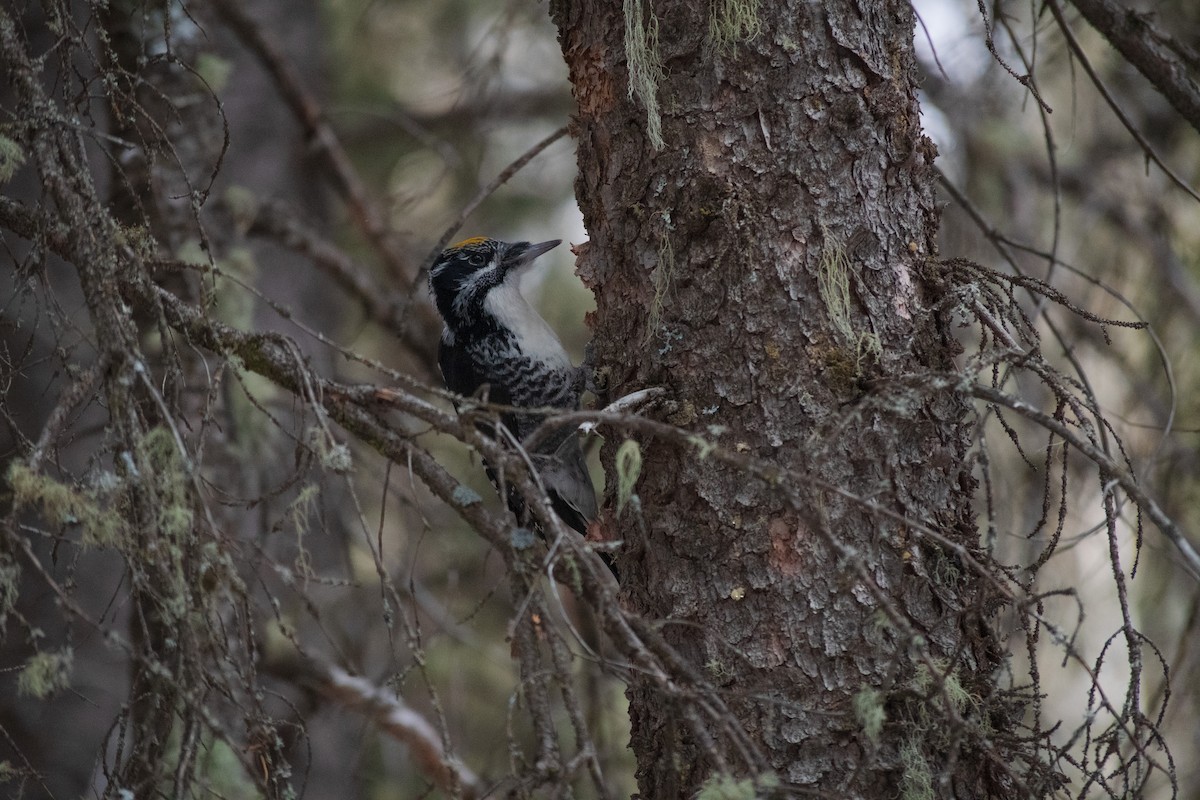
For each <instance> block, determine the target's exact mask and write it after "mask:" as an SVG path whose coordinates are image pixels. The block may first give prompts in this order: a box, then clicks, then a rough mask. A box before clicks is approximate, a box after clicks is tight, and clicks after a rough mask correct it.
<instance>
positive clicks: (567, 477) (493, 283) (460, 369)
mask: <svg viewBox="0 0 1200 800" xmlns="http://www.w3.org/2000/svg"><path fill="white" fill-rule="evenodd" d="M560 243H561V240H559V239H554V240H552V241H549V242H540V243H538V244H530V243H529V242H515V243H511V244H510V243H507V242H500V241H496V240H495V239H488V238H485V237H477V238H474V239H467V240H465V241H462V242H459V243H458V244H454V245H451V246H450V247H449V248H447V249H446V250H445V251H444V252H443V253H442V254H441V255H440V256H439V257H438V259H437V261H435V262H434V264H433V267H432V268H431V269H430V272H429V285H430V289H431V290H432V292H433V296H434V300H435V301H436V303H437V308H438V312H439V313H440V314H441V316H442V320H443V322H445V324H446V327H445V329H444V330H443V331H442V338H441V342H440V345H439V347H438V366H439V367H440V368H441V371H442V378H443V380H444V381H445V382H446V386H447V388H449V389H450V390H451V391H454V392H457V393H459V394H461V395H465V396H471V395H473V394H475V393H476V392H479V391H480V390H481V389H482V388H483V387H484V386H486V387H487V389H486V391H487V397H488V399H489V400H490V401H491V402H494V403H499V404H502V405H508V406H517V407H524V408H545V407H551V408H561V409H567V410H575V409H577V408H579V396H580V395H581V394H582V393H583V388H584V385H585V377H586V376H585V373H584V370H583V369H582V368H580V367H576V366H574V365H573V364H572V363H571V359H570V357H569V356H568V355H567V351H566V350H565V349H564V348H563V345H562V342H561V341H559V338H558V336H557V335H556V334H555V333H554V331H553V329H551V327H550V326H549V324H547V323H546V321H545V320H544V319H542V317H541V315H539V314H538V313H537V311H535V310H534V309H533V307H532V306H530V305H529V303H528V302H526V300H525V298H524V296H522V295H521V292H520V289H519V288H518V286H517V284H518V281H519V280H520V276H521V274H522V273H523V272H524V271H525V270H526V269H527V268H528V267H529V265H530V264H532V263H533V261H534V259H536V258H537V257H538V256H540V255H542V254H543V253H545V252H547V251H549V250H552V249H554V248H555V247H557V246H558V245H559V244H560ZM500 422H501V424H503V425H504V426H505V427H506V428H508V430H509V431H510V432H511V433H512V434H513V436H515V437H516V439H517V440H518V441H521V442H524V441H525V440H526V439H527V437H528V436H529V435H530V434H531V433H532V432H533V431H534V430H536V429H537V427H538V426H539V424H540V423H541V418H540V417H539V416H538V415H536V414H521V413H519V412H505V413H503V414H501V415H500ZM529 455H530V461H531V462H532V463H533V465H534V467H535V468H536V469H537V470H538V474H539V475H540V477H541V480H542V485H543V486H545V487H546V492H547V494H548V495H549V496H550V500H551V504H552V505H553V508H554V511H555V513H556V514H558V516H559V517H560V518H561V519H562V520H563V522H565V523H566V524H567V525H569V526H570V527H571V528H574V529H575V530H576V531H578V532H579V533H581V534H586V533H587V524H588V522H589V521H590V520H592V519H594V518H595V516H596V493H595V490H594V489H593V488H592V482H591V478H590V477H588V471H587V462H586V461H585V459H584V456H583V448H581V447H580V445H579V439H578V437H577V436H576V435H575V431H574V430H573V429H569V428H567V429H560V430H558V431H556V432H555V433H554V434H553V435H551V436H547V437H540V441H539V442H537V443H536V444H535V445H534V447H533V448H532V449H531V450H530V453H529ZM510 506H512V507H513V510H514V511H517V512H518V513H519V512H520V504H519V500H518V501H514V500H513V499H512V498H510ZM606 561H607V559H606Z"/></svg>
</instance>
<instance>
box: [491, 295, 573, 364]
mask: <svg viewBox="0 0 1200 800" xmlns="http://www.w3.org/2000/svg"><path fill="white" fill-rule="evenodd" d="M483 306H484V310H485V311H487V312H488V313H489V314H491V315H492V316H493V317H495V318H496V321H497V322H498V323H499V324H500V327H502V328H507V329H508V330H510V331H512V332H513V334H514V335H515V336H516V337H517V343H518V345H519V346H520V348H521V352H522V353H524V354H525V355H527V356H531V357H533V358H537V359H540V360H542V361H545V362H546V363H548V364H552V365H554V366H570V365H571V359H570V357H569V356H568V355H567V351H566V350H564V349H563V346H562V342H560V341H559V340H558V336H557V335H556V334H555V333H554V330H553V329H552V328H551V327H550V326H549V325H548V324H547V323H546V320H544V319H542V317H541V315H540V314H538V313H537V311H535V310H534V309H533V306H531V305H529V303H527V302H526V301H525V298H524V297H523V296H522V295H521V292H520V290H519V289H517V287H516V286H515V285H513V284H512V283H509V282H508V281H505V282H504V283H503V284H501V285H500V286H497V287H495V288H494V289H492V290H491V291H490V292H488V296H487V298H486V299H485V300H484V301H483Z"/></svg>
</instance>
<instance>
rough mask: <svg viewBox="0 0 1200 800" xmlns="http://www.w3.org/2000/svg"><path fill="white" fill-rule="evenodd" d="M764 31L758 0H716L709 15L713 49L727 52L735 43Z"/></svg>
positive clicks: (745, 40)
mask: <svg viewBox="0 0 1200 800" xmlns="http://www.w3.org/2000/svg"><path fill="white" fill-rule="evenodd" d="M761 32H762V22H761V21H760V20H759V17H758V0H715V2H714V3H713V5H712V13H710V14H709V16H708V40H707V44H708V47H709V48H710V49H711V50H715V51H717V52H719V53H727V52H729V51H730V50H732V49H733V47H734V45H737V44H741V43H742V42H748V41H750V40H751V39H753V38H754V37H755V36H758V34H759V33H761Z"/></svg>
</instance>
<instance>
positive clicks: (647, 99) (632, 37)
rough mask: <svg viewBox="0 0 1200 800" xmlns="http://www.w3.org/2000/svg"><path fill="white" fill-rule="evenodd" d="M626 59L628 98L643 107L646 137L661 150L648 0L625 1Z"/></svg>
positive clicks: (654, 31)
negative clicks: (644, 1)
mask: <svg viewBox="0 0 1200 800" xmlns="http://www.w3.org/2000/svg"><path fill="white" fill-rule="evenodd" d="M624 10H625V59H626V61H627V62H628V64H629V97H630V98H631V99H632V98H634V97H636V98H637V99H638V100H639V101H641V103H642V105H643V106H644V107H645V108H646V136H647V137H648V138H649V139H650V144H651V145H653V147H654V149H655V150H660V149H662V146H663V138H662V115H661V114H660V113H659V109H658V87H659V84H661V83H662V78H663V68H662V58H661V57H660V55H659V52H658V18H657V17H655V16H654V9H653V8H651V7H650V3H649V0H647V2H646V4H645V5H643V3H642V0H625V6H624Z"/></svg>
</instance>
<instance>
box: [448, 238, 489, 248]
mask: <svg viewBox="0 0 1200 800" xmlns="http://www.w3.org/2000/svg"><path fill="white" fill-rule="evenodd" d="M486 241H487V237H486V236H472V237H471V238H470V239H463V240H462V241H461V242H455V243H454V244H452V245H450V247H449V249H450V250H459V249H461V248H463V247H473V246H474V245H477V244H483V243H484V242H486Z"/></svg>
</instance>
